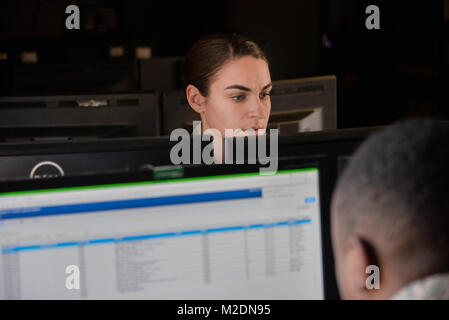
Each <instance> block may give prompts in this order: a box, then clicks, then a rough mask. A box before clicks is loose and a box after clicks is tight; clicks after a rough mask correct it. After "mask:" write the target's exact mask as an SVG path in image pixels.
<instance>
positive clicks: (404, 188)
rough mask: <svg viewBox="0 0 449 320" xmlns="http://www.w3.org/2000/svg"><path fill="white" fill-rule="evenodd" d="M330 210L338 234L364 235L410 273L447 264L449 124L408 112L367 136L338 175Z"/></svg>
mask: <svg viewBox="0 0 449 320" xmlns="http://www.w3.org/2000/svg"><path fill="white" fill-rule="evenodd" d="M332 215H333V216H332V218H333V219H334V220H335V219H336V220H338V225H339V226H340V227H339V229H340V232H339V233H340V236H339V237H338V239H337V240H338V241H341V242H344V241H345V239H348V238H349V237H350V236H351V235H357V236H359V237H362V238H364V239H366V240H367V241H368V242H369V243H371V244H372V246H373V247H374V250H376V252H377V254H378V255H379V256H380V259H382V261H384V262H387V263H388V264H389V267H391V269H393V270H394V273H395V274H397V276H398V277H402V278H403V280H404V281H411V280H414V279H417V278H421V277H424V276H427V275H431V274H434V273H440V272H447V271H449V124H448V123H445V122H442V121H437V120H430V119H427V120H418V119H416V120H407V121H404V122H400V123H397V124H395V125H393V126H390V127H387V128H385V129H383V130H381V131H379V132H378V133H376V134H374V135H372V136H371V137H370V138H368V139H367V141H365V143H364V144H363V145H362V146H361V147H360V148H359V149H358V150H357V151H356V153H355V154H354V157H353V158H352V159H351V162H350V163H349V165H348V166H347V168H346V169H345V171H344V172H343V174H342V176H341V177H340V179H339V181H338V184H337V186H336V189H335V192H334V196H333V202H332ZM334 241H335V239H334Z"/></svg>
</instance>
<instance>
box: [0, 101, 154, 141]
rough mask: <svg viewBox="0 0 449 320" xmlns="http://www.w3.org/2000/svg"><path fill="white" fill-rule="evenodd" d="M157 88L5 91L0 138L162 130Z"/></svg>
mask: <svg viewBox="0 0 449 320" xmlns="http://www.w3.org/2000/svg"><path fill="white" fill-rule="evenodd" d="M158 101H159V100H158V95H157V94H156V93H126V94H125V93H123V94H79V95H60V96H20V97H19V96H16V97H0V141H42V140H44V141H46V140H51V141H61V140H63V141H64V140H65V141H67V140H76V139H98V138H121V137H142V136H156V135H160V124H159V123H160V120H159V102H158Z"/></svg>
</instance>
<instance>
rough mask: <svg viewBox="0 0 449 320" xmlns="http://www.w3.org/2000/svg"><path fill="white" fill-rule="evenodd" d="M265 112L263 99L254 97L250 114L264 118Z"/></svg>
mask: <svg viewBox="0 0 449 320" xmlns="http://www.w3.org/2000/svg"><path fill="white" fill-rule="evenodd" d="M265 113H266V106H265V104H264V103H263V101H261V100H260V98H259V97H257V98H256V101H255V102H254V103H253V106H252V110H251V116H252V117H254V118H258V119H264V118H265Z"/></svg>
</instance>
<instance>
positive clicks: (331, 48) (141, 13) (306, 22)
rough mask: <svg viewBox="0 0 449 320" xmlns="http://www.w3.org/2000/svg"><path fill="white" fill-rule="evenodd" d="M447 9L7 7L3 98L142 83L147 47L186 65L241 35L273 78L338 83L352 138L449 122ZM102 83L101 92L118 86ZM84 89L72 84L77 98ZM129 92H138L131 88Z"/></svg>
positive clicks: (231, 0) (158, 4)
mask: <svg viewBox="0 0 449 320" xmlns="http://www.w3.org/2000/svg"><path fill="white" fill-rule="evenodd" d="M69 4H76V5H78V6H79V8H80V11H81V29H80V30H67V29H66V28H65V19H66V17H67V16H68V15H67V14H65V8H66V6H67V5H69ZM370 4H375V5H378V6H379V8H380V27H381V29H380V30H367V29H366V28H365V19H366V17H367V14H365V8H366V7H367V6H368V5H370ZM447 10H449V4H448V3H447V1H443V0H432V1H405V0H398V1H393V0H390V1H369V2H368V1H357V0H304V1H299V0H298V1H269V0H259V1H238V0H228V1H204V2H202V1H170V0H164V1H138V2H137V1H124V0H112V1H111V0H107V1H106V0H80V1H74V0H71V1H56V0H48V1H44V0H26V1H25V0H15V1H1V2H0V53H1V52H7V53H8V60H0V94H1V95H2V96H8V95H29V94H51V93H53V91H54V88H52V87H51V86H49V87H45V86H42V87H39V86H37V85H33V82H32V81H31V80H30V81H31V82H27V79H32V78H33V77H34V79H38V80H39V79H46V78H49V77H51V76H52V72H55V71H54V70H58V72H65V71H64V70H68V71H67V74H69V72H71V71H73V70H78V71H80V70H81V71H80V72H84V73H89V72H93V71H92V70H94V71H95V72H96V74H97V75H98V74H102V76H103V80H104V81H106V82H107V79H109V78H111V79H112V78H114V77H115V78H120V77H122V78H127V77H128V78H130V79H134V78H133V77H134V76H133V74H134V73H135V71H136V59H135V57H134V48H135V47H136V46H138V45H148V46H150V47H151V49H152V56H153V57H172V56H184V55H185V54H186V52H187V50H188V49H189V47H190V46H191V45H192V44H193V43H194V42H195V41H196V40H197V39H199V38H200V37H201V36H203V35H206V34H209V33H214V32H239V33H243V34H246V35H247V36H249V37H251V38H252V39H253V40H255V41H256V42H257V43H259V44H260V45H261V46H262V48H263V49H264V50H265V52H266V53H267V55H268V57H269V60H270V64H271V72H272V78H273V80H280V79H289V78H298V77H307V76H317V75H327V74H335V75H336V76H337V81H338V86H337V88H338V105H337V106H338V126H339V127H340V128H345V127H357V126H369V125H384V124H389V123H391V122H393V121H395V120H398V119H401V118H404V117H409V116H440V117H446V118H447V117H448V115H449V112H448V107H447V105H448V101H447V100H448V99H447V97H446V91H447V90H446V88H447V82H448V80H447V78H448V74H449V68H448V67H449V65H448V61H449V53H448V32H447V29H448V20H446V19H445V11H447ZM446 15H447V14H446ZM323 37H327V38H328V40H329V41H328V42H327V44H326V43H325V42H324V41H323ZM111 45H122V46H124V47H125V57H123V58H120V59H114V60H112V59H111V58H110V57H109V51H108V50H109V49H108V48H109V46H111ZM24 50H34V51H37V52H38V54H39V60H38V63H37V64H34V65H23V64H22V63H21V61H20V53H21V52H22V51H24ZM61 70H62V71H61ZM36 77H37V78H36ZM93 78H95V77H93ZM128 78H127V79H128ZM105 79H106V80H105ZM128 80H129V79H128ZM96 81H97V78H95V79H93V80H92V84H91V85H90V88H91V90H92V91H96V90H98V91H107V90H108V88H112V87H110V86H109V87H108V85H107V84H105V83H104V81H103V83H101V84H100V83H97V82H96ZM121 88H122V89H121V90H123V87H121ZM78 89H79V88H78V87H77V86H76V85H75V84H73V85H71V84H70V82H69V81H68V82H67V85H66V89H65V91H66V92H65V93H72V92H76V91H77V90H78ZM125 89H126V90H123V91H129V92H132V91H138V86H137V85H136V83H135V82H133V81H132V80H130V81H128V82H126V85H125Z"/></svg>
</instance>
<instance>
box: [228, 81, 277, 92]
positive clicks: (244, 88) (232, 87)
mask: <svg viewBox="0 0 449 320" xmlns="http://www.w3.org/2000/svg"><path fill="white" fill-rule="evenodd" d="M271 86H272V83H271V82H270V83H269V84H267V85H265V86H264V87H263V88H262V90H265V89H268V88H269V87H271ZM228 89H239V90H242V91H248V92H250V91H251V89H250V88H247V87H244V86H241V85H238V84H234V85H232V86H229V87H226V88H225V90H228Z"/></svg>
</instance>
